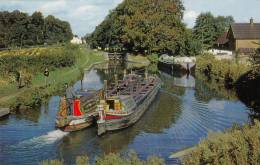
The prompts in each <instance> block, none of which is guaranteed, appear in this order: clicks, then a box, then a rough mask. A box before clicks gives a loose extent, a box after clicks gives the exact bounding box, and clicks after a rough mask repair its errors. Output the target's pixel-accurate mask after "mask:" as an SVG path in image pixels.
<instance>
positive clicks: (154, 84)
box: [97, 74, 161, 135]
mask: <svg viewBox="0 0 260 165" xmlns="http://www.w3.org/2000/svg"><path fill="white" fill-rule="evenodd" d="M160 84H161V81H160V79H159V78H158V77H153V76H150V77H147V78H142V77H140V76H138V75H135V74H129V75H127V76H125V78H124V80H123V81H121V83H120V84H119V86H118V87H117V88H116V87H115V86H114V87H112V88H111V89H109V90H108V91H107V97H106V98H105V99H104V100H101V101H100V104H99V105H98V112H99V120H98V121H97V125H98V135H101V134H104V133H105V132H106V131H114V130H119V129H123V128H126V127H129V126H130V125H132V124H134V123H135V122H137V121H138V120H139V119H140V118H141V116H142V115H143V114H144V112H145V111H146V110H147V109H148V107H149V105H150V104H151V102H152V101H153V100H154V98H155V96H156V95H157V93H158V91H159V88H160Z"/></svg>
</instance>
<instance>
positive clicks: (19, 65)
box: [0, 45, 79, 76]
mask: <svg viewBox="0 0 260 165" xmlns="http://www.w3.org/2000/svg"><path fill="white" fill-rule="evenodd" d="M78 50H79V49H78V48H77V46H73V45H67V46H65V47H58V48H28V49H21V50H13V51H1V52H0V75H3V76H4V75H10V74H13V73H21V72H26V73H37V72H43V71H44V69H45V68H48V69H49V70H53V69H54V68H61V67H67V66H72V65H73V64H74V63H75V60H76V55H77V53H78ZM21 75H24V74H22V73H21ZM25 75H28V74H25Z"/></svg>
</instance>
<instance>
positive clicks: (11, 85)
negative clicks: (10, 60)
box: [0, 47, 104, 109]
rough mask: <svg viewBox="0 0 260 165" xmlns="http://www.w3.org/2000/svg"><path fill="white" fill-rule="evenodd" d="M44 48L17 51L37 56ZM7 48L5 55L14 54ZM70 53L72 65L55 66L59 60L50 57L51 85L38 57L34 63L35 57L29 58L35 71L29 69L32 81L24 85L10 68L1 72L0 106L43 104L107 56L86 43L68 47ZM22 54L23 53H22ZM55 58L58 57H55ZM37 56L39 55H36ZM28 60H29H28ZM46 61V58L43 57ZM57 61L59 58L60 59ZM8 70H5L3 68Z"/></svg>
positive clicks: (12, 107)
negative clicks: (18, 82) (46, 80)
mask: <svg viewBox="0 0 260 165" xmlns="http://www.w3.org/2000/svg"><path fill="white" fill-rule="evenodd" d="M42 49H43V48H40V49H39V50H40V52H39V51H37V50H36V51H34V52H33V53H30V55H29V53H21V52H31V51H32V50H31V49H27V50H23V49H22V50H21V52H19V50H15V51H18V53H19V54H20V56H24V55H26V56H37V55H40V54H41V53H43V54H44V50H42ZM50 49H53V50H48V52H49V51H55V48H50ZM6 53H8V52H1V53H0V57H1V54H2V56H3V54H4V56H7V55H9V56H12V54H13V53H14V52H12V51H10V52H9V54H6ZM69 53H70V54H67V56H68V57H69V58H74V59H73V61H74V62H73V64H71V65H67V66H66V65H65V66H63V65H61V67H55V65H54V67H53V65H52V64H53V63H55V61H57V60H53V61H51V58H48V62H49V64H50V68H51V69H50V74H49V77H48V82H49V85H48V86H47V87H46V86H45V77H44V75H43V73H41V72H40V71H42V67H39V66H41V65H42V66H46V65H44V64H42V63H40V62H39V61H38V62H37V63H35V64H38V66H34V61H29V63H32V65H29V67H28V68H29V69H30V68H34V69H35V72H30V71H28V72H29V73H28V74H30V83H29V84H28V85H27V86H25V87H23V88H18V87H17V86H18V85H17V82H16V81H15V80H14V79H15V78H14V77H13V75H12V72H10V71H9V72H8V73H9V76H8V77H4V76H1V78H0V83H1V84H0V107H10V108H11V109H15V108H28V107H34V106H37V105H40V104H41V102H43V101H45V100H46V99H47V98H48V97H49V96H51V95H53V94H55V93H58V92H60V91H64V84H65V83H68V84H71V83H73V82H75V81H76V80H78V79H79V78H80V77H81V76H82V75H83V70H84V69H85V68H87V67H89V66H90V65H91V64H93V63H95V62H100V61H104V56H103V55H102V53H100V52H94V51H92V50H89V49H87V48H85V47H77V48H74V49H73V50H69ZM20 58H21V57H20ZM54 58H55V57H54ZM35 59H37V58H35ZM25 61H26V62H28V60H25ZM43 61H44V60H43ZM57 63H58V61H57ZM37 68H41V69H37ZM4 71H5V70H4Z"/></svg>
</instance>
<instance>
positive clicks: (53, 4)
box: [37, 0, 69, 14]
mask: <svg viewBox="0 0 260 165" xmlns="http://www.w3.org/2000/svg"><path fill="white" fill-rule="evenodd" d="M68 9H69V8H68V5H67V1H65V0H57V1H48V2H46V3H44V4H43V5H42V6H40V7H39V8H38V9H37V10H38V11H41V12H43V13H52V14H55V13H61V12H66V11H67V10H68Z"/></svg>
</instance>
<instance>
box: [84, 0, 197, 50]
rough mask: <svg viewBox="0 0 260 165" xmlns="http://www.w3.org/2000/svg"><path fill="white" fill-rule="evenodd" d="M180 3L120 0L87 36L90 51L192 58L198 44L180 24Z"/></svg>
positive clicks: (181, 5) (182, 10) (164, 0)
mask: <svg viewBox="0 0 260 165" xmlns="http://www.w3.org/2000/svg"><path fill="white" fill-rule="evenodd" d="M183 13H184V6H183V4H182V1H181V0H163V1H162V0H124V1H123V2H122V3H121V4H119V5H118V7H117V8H116V9H114V10H113V11H112V12H110V14H109V15H108V16H107V17H106V18H105V20H104V21H103V22H102V23H101V24H100V25H99V26H97V27H96V29H95V31H94V32H93V33H92V34H91V35H90V36H89V37H87V41H88V42H89V43H90V46H91V47H92V48H97V47H100V48H102V49H105V50H108V48H109V49H112V50H116V51H120V50H121V51H122V50H124V51H128V52H133V53H134V52H136V53H142V54H152V53H159V54H163V53H167V54H171V55H194V54H198V53H199V51H200V45H198V42H196V41H194V37H193V33H192V31H191V30H187V29H186V27H185V24H184V23H182V18H183Z"/></svg>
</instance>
